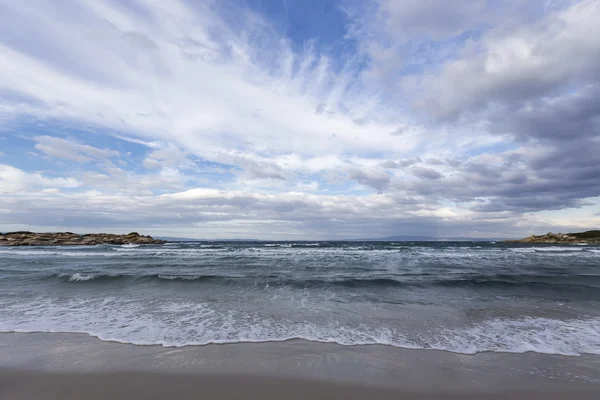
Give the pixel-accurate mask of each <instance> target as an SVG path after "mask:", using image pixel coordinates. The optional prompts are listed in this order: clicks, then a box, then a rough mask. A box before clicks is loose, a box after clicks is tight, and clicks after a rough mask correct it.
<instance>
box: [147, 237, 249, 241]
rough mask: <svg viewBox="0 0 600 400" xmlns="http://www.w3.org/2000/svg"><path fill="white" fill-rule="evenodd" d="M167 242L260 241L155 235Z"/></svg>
mask: <svg viewBox="0 0 600 400" xmlns="http://www.w3.org/2000/svg"><path fill="white" fill-rule="evenodd" d="M156 237H157V238H158V239H162V240H166V241H167V242H260V240H258V239H193V238H186V237H175V236H156Z"/></svg>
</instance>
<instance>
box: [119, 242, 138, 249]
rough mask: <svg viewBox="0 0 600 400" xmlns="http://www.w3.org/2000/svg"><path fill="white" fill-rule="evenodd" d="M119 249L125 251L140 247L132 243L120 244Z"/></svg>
mask: <svg viewBox="0 0 600 400" xmlns="http://www.w3.org/2000/svg"><path fill="white" fill-rule="evenodd" d="M121 247H123V248H126V249H134V248H136V247H140V245H139V244H133V243H126V244H122V245H121Z"/></svg>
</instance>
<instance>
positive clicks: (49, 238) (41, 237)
mask: <svg viewBox="0 0 600 400" xmlns="http://www.w3.org/2000/svg"><path fill="white" fill-rule="evenodd" d="M162 243H166V242H165V241H164V240H159V239H153V238H152V237H151V236H143V235H140V234H139V233H137V232H131V233H128V234H127V235H115V234H112V233H89V234H86V235H78V234H76V233H71V232H55V233H34V232H10V233H4V234H3V233H0V246H74V245H77V246H86V245H96V244H162Z"/></svg>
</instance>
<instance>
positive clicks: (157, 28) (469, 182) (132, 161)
mask: <svg viewBox="0 0 600 400" xmlns="http://www.w3.org/2000/svg"><path fill="white" fill-rule="evenodd" d="M315 4H316V3H315ZM334 6H335V10H338V9H343V10H344V14H343V15H342V17H343V18H345V20H343V23H339V21H337V23H334V21H333V20H328V19H327V18H328V16H327V15H324V16H323V17H322V18H323V21H321V23H320V24H319V27H320V28H319V30H320V31H319V32H318V33H319V38H315V37H312V36H310V35H309V34H308V33H307V32H308V30H302V29H300V28H299V27H298V26H294V23H295V22H294V21H297V20H296V19H295V18H294V15H291V16H289V15H288V16H286V17H285V18H286V19H285V20H284V21H283V20H282V21H278V20H274V18H276V16H275V15H273V14H272V13H271V14H269V13H262V11H264V8H261V7H258V8H249V7H247V6H245V5H244V3H243V2H212V3H210V4H209V3H201V2H186V1H177V0H173V1H169V2H162V3H161V2H141V3H139V4H137V6H136V7H132V6H131V5H129V4H127V3H119V2H113V1H104V0H98V1H94V2H83V3H72V4H71V3H69V4H67V5H65V6H64V7H61V9H60V10H57V9H56V7H55V6H54V4H53V3H52V2H49V1H40V2H38V3H36V7H34V8H32V7H29V6H28V5H27V4H26V3H24V2H5V3H4V4H3V6H2V7H3V12H2V13H0V26H2V27H3V30H2V32H3V33H2V35H0V63H1V64H2V68H0V121H1V122H2V123H1V124H0V125H1V126H2V128H1V130H0V138H2V139H3V140H2V142H1V150H2V153H4V155H3V156H2V157H3V158H2V160H3V164H2V167H1V169H0V186H1V189H0V191H2V194H3V195H2V196H0V211H1V212H2V213H3V217H4V216H8V217H7V218H8V219H6V220H5V221H4V220H3V222H2V226H0V228H2V227H3V226H11V227H17V228H18V226H19V225H27V226H33V227H39V228H47V229H56V228H58V227H64V228H65V229H70V227H72V226H78V227H82V228H86V229H87V228H89V229H90V230H94V228H100V227H102V228H103V229H104V230H110V229H113V230H118V229H121V227H123V229H125V228H126V227H128V226H141V227H147V228H148V229H152V231H153V232H154V231H155V232H159V233H161V232H168V233H174V234H175V235H177V234H179V233H181V234H182V235H183V234H185V233H186V232H187V234H188V235H191V236H196V237H199V236H204V237H225V236H229V237H231V236H244V237H260V238H269V237H282V238H283V237H290V238H298V237H305V238H306V237H320V238H329V237H345V238H348V237H361V236H362V237H364V236H386V235H392V234H402V233H414V232H420V234H433V235H435V234H441V233H444V234H446V235H462V236H468V235H474V236H486V235H487V236H499V233H500V232H505V233H507V234H508V233H510V234H511V235H513V234H517V233H519V232H527V233H529V232H531V230H532V229H534V228H538V227H540V228H543V230H551V229H550V228H551V227H550V225H551V224H555V225H559V226H561V227H568V226H570V227H573V228H576V227H578V226H584V225H585V226H588V225H589V224H593V223H594V222H595V221H598V216H597V215H594V214H595V213H596V211H595V210H593V208H594V206H595V205H597V204H598V201H599V200H598V199H599V198H600V192H599V190H600V189H599V188H600V181H599V178H598V176H600V170H599V169H598V157H597V154H598V153H599V152H600V108H599V106H598V104H600V74H599V72H598V71H600V64H599V63H600V61H599V60H600V53H599V49H600V42H599V39H598V38H599V37H600V31H598V27H597V25H598V24H597V23H596V22H597V20H598V17H600V5H599V4H598V2H597V1H592V0H578V1H575V0H573V1H571V0H565V1H559V2H544V1H534V2H515V1H512V0H503V1H499V2H492V1H484V0H466V1H461V2H457V3H456V4H452V7H448V6H447V4H446V2H442V1H441V0H440V1H436V0H422V1H413V0H407V1H391V0H373V1H369V2H353V1H350V2H343V3H335V4H334ZM311 7H316V6H315V5H313V4H312V3H310V2H307V3H306V4H304V3H303V6H302V7H301V8H302V10H301V11H302V12H303V13H304V14H303V18H306V15H313V14H311V12H312V11H315V12H316V11H319V10H320V11H322V9H318V10H317V9H316V8H315V9H312V8H311ZM299 9H300V7H296V8H294V7H292V8H290V10H291V11H290V12H292V13H293V12H294V10H296V11H298V10H299ZM298 12H299V11H298ZM319 15H320V14H319ZM310 32H314V30H310ZM89 43H94V46H90V45H89ZM32 155H38V157H33V156H32ZM39 155H42V157H39ZM66 162H72V163H77V164H78V165H76V166H72V165H69V168H67V167H66V166H65V165H66ZM573 210H578V213H580V214H578V217H577V218H574V217H572V215H573V213H574V211H573ZM548 213H550V214H548ZM548 215H551V217H548ZM548 221H551V222H548ZM598 222H599V223H600V221H598ZM2 229H4V230H5V228H2ZM127 229H129V228H127ZM190 233H191V234H190Z"/></svg>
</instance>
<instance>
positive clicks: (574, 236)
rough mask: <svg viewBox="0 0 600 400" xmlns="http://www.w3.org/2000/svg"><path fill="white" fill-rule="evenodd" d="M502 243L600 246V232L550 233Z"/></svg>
mask: <svg viewBox="0 0 600 400" xmlns="http://www.w3.org/2000/svg"><path fill="white" fill-rule="evenodd" d="M504 243H525V244H528V243H533V244H578V243H586V244H600V230H595V231H587V232H579V233H552V232H548V233H546V234H545V235H532V236H529V237H526V238H523V239H519V240H505V241H504Z"/></svg>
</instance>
